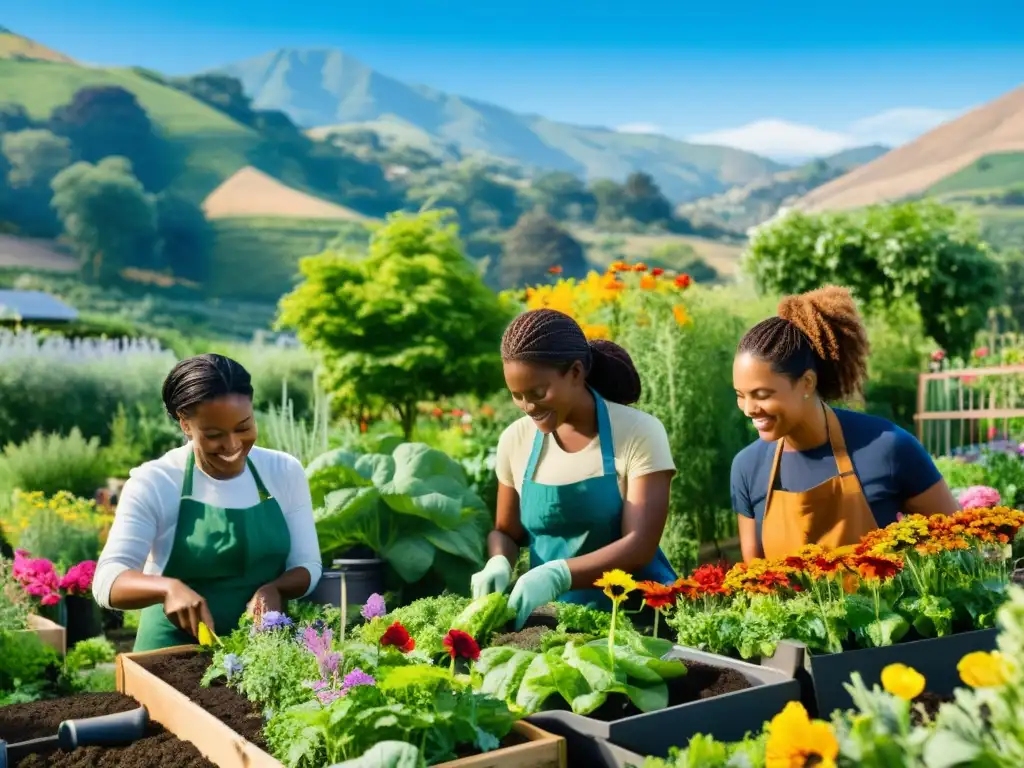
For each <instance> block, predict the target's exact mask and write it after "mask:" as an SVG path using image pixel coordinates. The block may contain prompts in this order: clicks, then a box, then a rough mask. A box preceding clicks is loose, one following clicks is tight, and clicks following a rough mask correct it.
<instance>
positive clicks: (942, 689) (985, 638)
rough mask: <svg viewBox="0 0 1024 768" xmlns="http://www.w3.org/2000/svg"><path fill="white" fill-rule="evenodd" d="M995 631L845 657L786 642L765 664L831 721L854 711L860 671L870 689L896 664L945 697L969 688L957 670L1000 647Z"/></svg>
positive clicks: (846, 653)
mask: <svg viewBox="0 0 1024 768" xmlns="http://www.w3.org/2000/svg"><path fill="white" fill-rule="evenodd" d="M996 635H997V630H995V629H979V630H975V631H973V632H962V633H959V634H955V635H947V636H946V637H933V638H929V639H927V640H914V641H912V642H909V643H896V644H895V645H888V646H885V647H882V648H861V649H858V650H855V651H844V652H843V653H825V654H820V655H818V654H812V653H811V652H810V651H808V650H807V648H806V646H805V645H804V644H803V643H799V642H797V641H795V640H783V641H782V642H781V643H779V647H778V649H777V650H776V651H775V655H774V656H771V657H766V658H763V659H762V660H761V665H762V666H764V667H769V668H772V669H777V670H779V671H781V672H783V673H786V674H791V675H793V676H794V677H796V679H797V680H798V681H799V682H800V688H801V700H802V701H803V703H804V706H806V707H807V710H808V712H811V713H812V714H813V715H815V716H816V717H820V718H823V719H826V720H827V719H828V718H829V716H830V715H831V714H832V712H834V711H835V710H837V709H844V710H845V709H852V708H853V699H851V698H850V694H849V693H847V691H846V688H845V687H843V684H844V683H848V682H850V675H851V674H853V673H854V672H859V673H860V676H861V678H862V679H863V680H864V685H865V686H867V687H868V689H870V688H871V687H872V686H874V685H881V679H882V670H883V669H885V668H886V667H887V666H889V665H890V664H905V665H907V666H908V667H913V668H914V669H916V670H917V671H918V672H920V673H921V674H922V675H924V679H925V681H926V682H925V690H927V691H928V692H929V693H934V694H937V695H939V696H951V695H952V694H953V689H954V688H959V687H961V686H962V685H963V684H962V682H961V681H960V675H959V673H958V672H957V669H956V666H957V664H958V663H959V662H960V659H962V658H963V657H964V656H966V655H967V654H968V653H972V652H974V651H992V650H995V648H996Z"/></svg>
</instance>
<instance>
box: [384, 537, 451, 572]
mask: <svg viewBox="0 0 1024 768" xmlns="http://www.w3.org/2000/svg"><path fill="white" fill-rule="evenodd" d="M376 549H377V552H378V553H379V554H380V555H381V556H382V557H383V558H384V559H385V560H387V561H388V563H389V564H390V565H391V567H392V568H394V569H395V571H396V572H397V573H398V575H399V576H401V577H402V579H403V580H404V581H407V582H410V583H411V582H415V581H419V580H420V579H422V578H423V577H424V576H426V575H427V571H429V570H430V566H432V565H433V564H434V555H435V554H436V552H437V550H436V549H434V545H433V544H431V543H430V542H429V541H427V540H426V539H425V538H423V537H422V536H419V535H416V534H413V535H401V536H396V537H395V538H394V540H393V541H390V542H389V543H387V544H384V545H383V546H381V547H378V548H376Z"/></svg>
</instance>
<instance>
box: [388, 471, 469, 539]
mask: <svg viewBox="0 0 1024 768" xmlns="http://www.w3.org/2000/svg"><path fill="white" fill-rule="evenodd" d="M452 482H453V481H452V479H451V478H446V477H444V476H439V477H431V478H428V479H426V480H420V479H418V478H401V479H399V478H397V477H396V478H395V480H393V481H392V482H390V483H386V484H385V485H382V486H381V487H380V494H381V497H382V498H383V499H384V502H385V503H386V504H387V505H388V506H389V507H391V508H392V509H393V510H395V512H399V513H401V514H403V515H415V516H416V517H422V518H424V519H426V520H430V521H431V522H433V523H434V524H436V525H438V526H440V527H441V528H448V529H450V528H454V527H456V526H457V525H458V524H459V523H460V522H461V521H462V492H461V489H460V490H459V492H458V493H457V495H451V494H450V493H449V492H450V491H451V490H452V489H451V483H452Z"/></svg>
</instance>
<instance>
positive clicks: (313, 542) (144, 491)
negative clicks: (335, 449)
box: [92, 443, 323, 608]
mask: <svg viewBox="0 0 1024 768" xmlns="http://www.w3.org/2000/svg"><path fill="white" fill-rule="evenodd" d="M191 450H192V444H191V443H188V444H186V445H183V446H182V447H180V448H175V449H173V450H170V451H168V452H167V453H165V454H164V455H163V456H161V457H160V458H159V459H154V460H153V461H148V462H146V463H145V464H142V465H141V466H139V467H136V468H135V469H133V470H132V471H131V473H130V477H129V479H128V481H127V482H126V483H125V485H124V489H123V490H122V491H121V498H120V500H119V501H118V504H117V513H116V514H115V516H114V523H113V525H112V526H111V529H110V535H109V536H108V537H107V543H106V545H105V546H104V547H103V553H102V554H101V555H100V559H99V561H98V563H97V565H96V575H95V576H94V577H93V582H92V594H93V597H94V598H95V600H96V602H97V603H99V604H100V605H101V606H103V607H104V608H110V607H111V606H110V588H111V587H112V586H113V584H114V580H115V579H116V578H117V577H118V576H120V575H121V574H122V573H124V572H125V571H138V570H142V571H143V573H147V574H153V575H160V574H161V573H163V569H164V566H165V565H166V564H167V560H168V559H169V558H170V556H171V548H172V546H173V545H174V532H175V530H176V529H177V526H178V506H179V504H180V503H181V486H182V483H183V481H184V479H185V462H186V460H187V459H188V454H189V451H191ZM249 458H250V460H251V461H252V463H253V465H254V466H255V467H256V471H257V472H259V475H260V479H261V480H263V484H264V485H265V486H266V488H267V491H268V492H269V493H270V495H271V496H273V497H274V498H275V499H276V500H277V502H278V503H279V504H280V505H281V511H282V512H283V513H284V518H285V521H286V523H287V524H288V531H289V533H290V534H291V540H292V546H291V552H290V553H289V555H288V560H287V563H286V565H285V569H286V570H290V569H292V568H298V567H302V568H305V569H306V570H307V571H309V584H310V587H309V590H308V591H307V593H306V594H309V592H311V591H312V590H313V588H314V587H315V586H316V584H317V582H318V581H319V580H320V575H321V572H322V570H323V566H322V561H321V558H320V544H319V541H318V540H317V535H316V525H315V523H314V522H313V502H312V499H311V498H310V494H309V483H308V481H307V480H306V474H305V472H304V471H303V469H302V464H301V463H300V462H299V461H298V459H296V458H295V457H293V456H291V455H289V454H287V453H282V452H281V451H272V450H268V449H266V448H259V447H253V449H252V450H251V451H250V452H249ZM192 498H194V499H196V500H197V501H200V502H203V503H205V504H213V505H215V506H218V507H225V508H230V509H244V508H247V507H251V506H254V505H256V504H258V503H259V501H260V496H259V490H258V489H257V487H256V479H255V478H254V477H253V474H252V472H251V471H250V470H249V467H248V466H246V468H245V471H244V472H242V474H240V475H239V476H238V477H233V478H231V479H230V480H216V479H214V478H212V477H210V476H209V475H207V474H206V473H204V472H203V471H202V470H201V469H200V468H199V465H198V464H196V468H195V472H194V473H193V481H192Z"/></svg>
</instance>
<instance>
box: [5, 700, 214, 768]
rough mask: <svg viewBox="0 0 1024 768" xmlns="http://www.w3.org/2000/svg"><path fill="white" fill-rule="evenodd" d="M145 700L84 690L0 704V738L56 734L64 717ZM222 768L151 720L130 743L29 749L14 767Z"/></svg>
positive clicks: (10, 739) (116, 708) (123, 708)
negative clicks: (41, 750) (141, 735)
mask: <svg viewBox="0 0 1024 768" xmlns="http://www.w3.org/2000/svg"><path fill="white" fill-rule="evenodd" d="M138 706H139V703H138V702H137V701H135V699H132V698H130V697H128V696H124V695H122V694H120V693H83V694H79V695H78V696H67V697H64V698H60V699H47V700H43V701H33V702H30V703H27V704H11V705H10V706H7V707H0V738H2V739H4V740H6V741H7V742H8V743H12V744H13V743H17V742H21V741H28V740H29V739H37V738H42V737H44V736H56V735H57V728H58V726H59V725H60V723H61V722H62V721H64V720H72V719H76V718H84V717H97V716H98V715H110V714H114V713H115V712H127V711H128V710H131V709H136V708H137V707H138ZM44 766H49V767H50V768H216V766H214V764H213V763H211V762H210V761H209V760H207V759H206V758H204V757H203V756H202V755H201V754H200V753H199V750H198V749H196V748H195V746H194V745H193V744H190V743H189V742H187V741H182V740H181V739H178V738H175V737H174V736H173V735H171V734H170V733H168V732H167V731H165V730H164V729H163V728H162V727H161V726H160V725H159V724H157V723H154V722H151V723H150V724H149V727H148V728H147V730H146V736H145V737H144V738H142V739H140V740H139V741H136V742H135V743H134V744H129V745H128V746H124V747H79V748H78V749H76V750H74V751H72V752H64V751H61V750H50V751H49V752H45V753H40V754H33V755H29V756H27V757H25V758H23V759H22V760H20V761H18V762H17V763H15V764H13V765H12V768H44Z"/></svg>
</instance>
